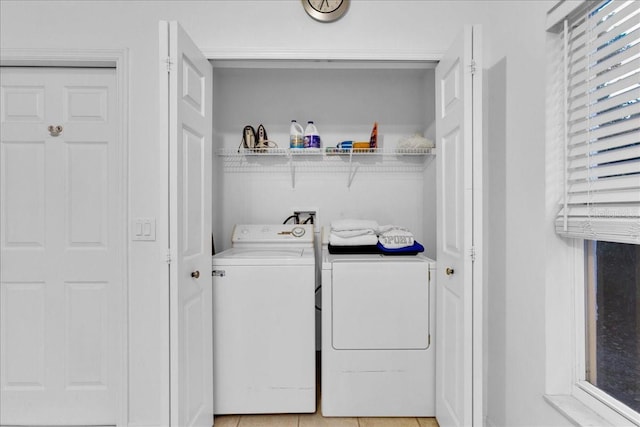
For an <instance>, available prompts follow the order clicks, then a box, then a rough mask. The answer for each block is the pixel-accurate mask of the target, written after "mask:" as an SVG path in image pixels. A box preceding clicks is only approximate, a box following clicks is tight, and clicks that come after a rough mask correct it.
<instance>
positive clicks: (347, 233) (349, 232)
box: [331, 228, 376, 238]
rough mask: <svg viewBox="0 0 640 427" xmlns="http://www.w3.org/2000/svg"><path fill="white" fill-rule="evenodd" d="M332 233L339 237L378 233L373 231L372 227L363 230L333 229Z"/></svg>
mask: <svg viewBox="0 0 640 427" xmlns="http://www.w3.org/2000/svg"><path fill="white" fill-rule="evenodd" d="M331 233H332V234H335V235H336V236H339V237H345V238H347V237H356V236H366V235H367V234H374V235H375V234H376V232H375V231H373V230H372V229H370V228H367V229H364V228H363V229H362V230H343V231H338V230H331Z"/></svg>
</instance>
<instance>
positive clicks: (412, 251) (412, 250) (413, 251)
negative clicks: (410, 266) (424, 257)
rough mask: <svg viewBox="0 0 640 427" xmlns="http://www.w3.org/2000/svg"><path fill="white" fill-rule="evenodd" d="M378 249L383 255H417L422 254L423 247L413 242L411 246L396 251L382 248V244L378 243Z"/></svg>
mask: <svg viewBox="0 0 640 427" xmlns="http://www.w3.org/2000/svg"><path fill="white" fill-rule="evenodd" d="M378 249H379V250H380V252H381V253H383V254H384V255H417V254H418V253H420V252H424V246H422V245H421V244H420V243H418V242H416V241H414V242H413V245H411V246H407V247H404V248H398V249H388V248H385V247H384V246H382V243H380V242H378Z"/></svg>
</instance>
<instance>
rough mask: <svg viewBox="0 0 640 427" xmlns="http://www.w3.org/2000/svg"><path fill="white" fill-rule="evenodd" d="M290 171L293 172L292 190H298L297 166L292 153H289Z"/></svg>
mask: <svg viewBox="0 0 640 427" xmlns="http://www.w3.org/2000/svg"><path fill="white" fill-rule="evenodd" d="M289 169H290V170H291V188H296V166H295V164H294V163H293V156H292V155H291V153H289Z"/></svg>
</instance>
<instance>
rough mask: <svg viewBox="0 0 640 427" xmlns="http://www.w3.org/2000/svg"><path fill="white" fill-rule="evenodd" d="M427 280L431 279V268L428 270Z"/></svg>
mask: <svg viewBox="0 0 640 427" xmlns="http://www.w3.org/2000/svg"><path fill="white" fill-rule="evenodd" d="M428 277H429V280H431V270H429V276H428Z"/></svg>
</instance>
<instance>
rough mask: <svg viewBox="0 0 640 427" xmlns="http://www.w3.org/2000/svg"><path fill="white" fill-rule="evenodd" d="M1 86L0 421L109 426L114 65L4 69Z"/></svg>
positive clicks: (115, 405) (116, 346)
mask: <svg viewBox="0 0 640 427" xmlns="http://www.w3.org/2000/svg"><path fill="white" fill-rule="evenodd" d="M1 86H2V92H1V101H0V102H1V104H0V115H1V126H2V127H1V142H0V224H1V225H0V227H1V228H0V246H1V248H0V249H1V252H0V262H1V275H0V277H1V288H0V424H3V425H4V424H20V425H24V424H29V425H38V424H46V425H72V424H83V425H91V424H102V425H104V424H115V423H116V422H117V420H118V419H119V411H120V403H121V398H120V396H122V387H123V384H122V375H123V366H122V362H123V360H124V357H123V354H122V352H123V346H122V342H123V339H122V336H123V335H122V334H123V319H124V314H125V313H124V307H123V301H124V299H123V289H124V277H125V274H124V273H125V270H124V262H123V259H124V245H125V240H124V238H125V223H124V222H123V217H122V213H123V203H124V201H123V199H124V198H123V188H122V186H123V179H122V176H123V166H124V165H123V164H122V161H121V154H122V153H121V151H120V147H119V144H118V126H119V125H118V114H117V99H116V90H115V87H116V74H115V70H114V69H78V68H76V69H68V68H57V69H54V68H2V70H1ZM49 125H53V126H58V125H60V126H62V131H61V132H60V133H59V134H58V135H57V136H56V132H49V131H48V129H47V128H48V126H49Z"/></svg>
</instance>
